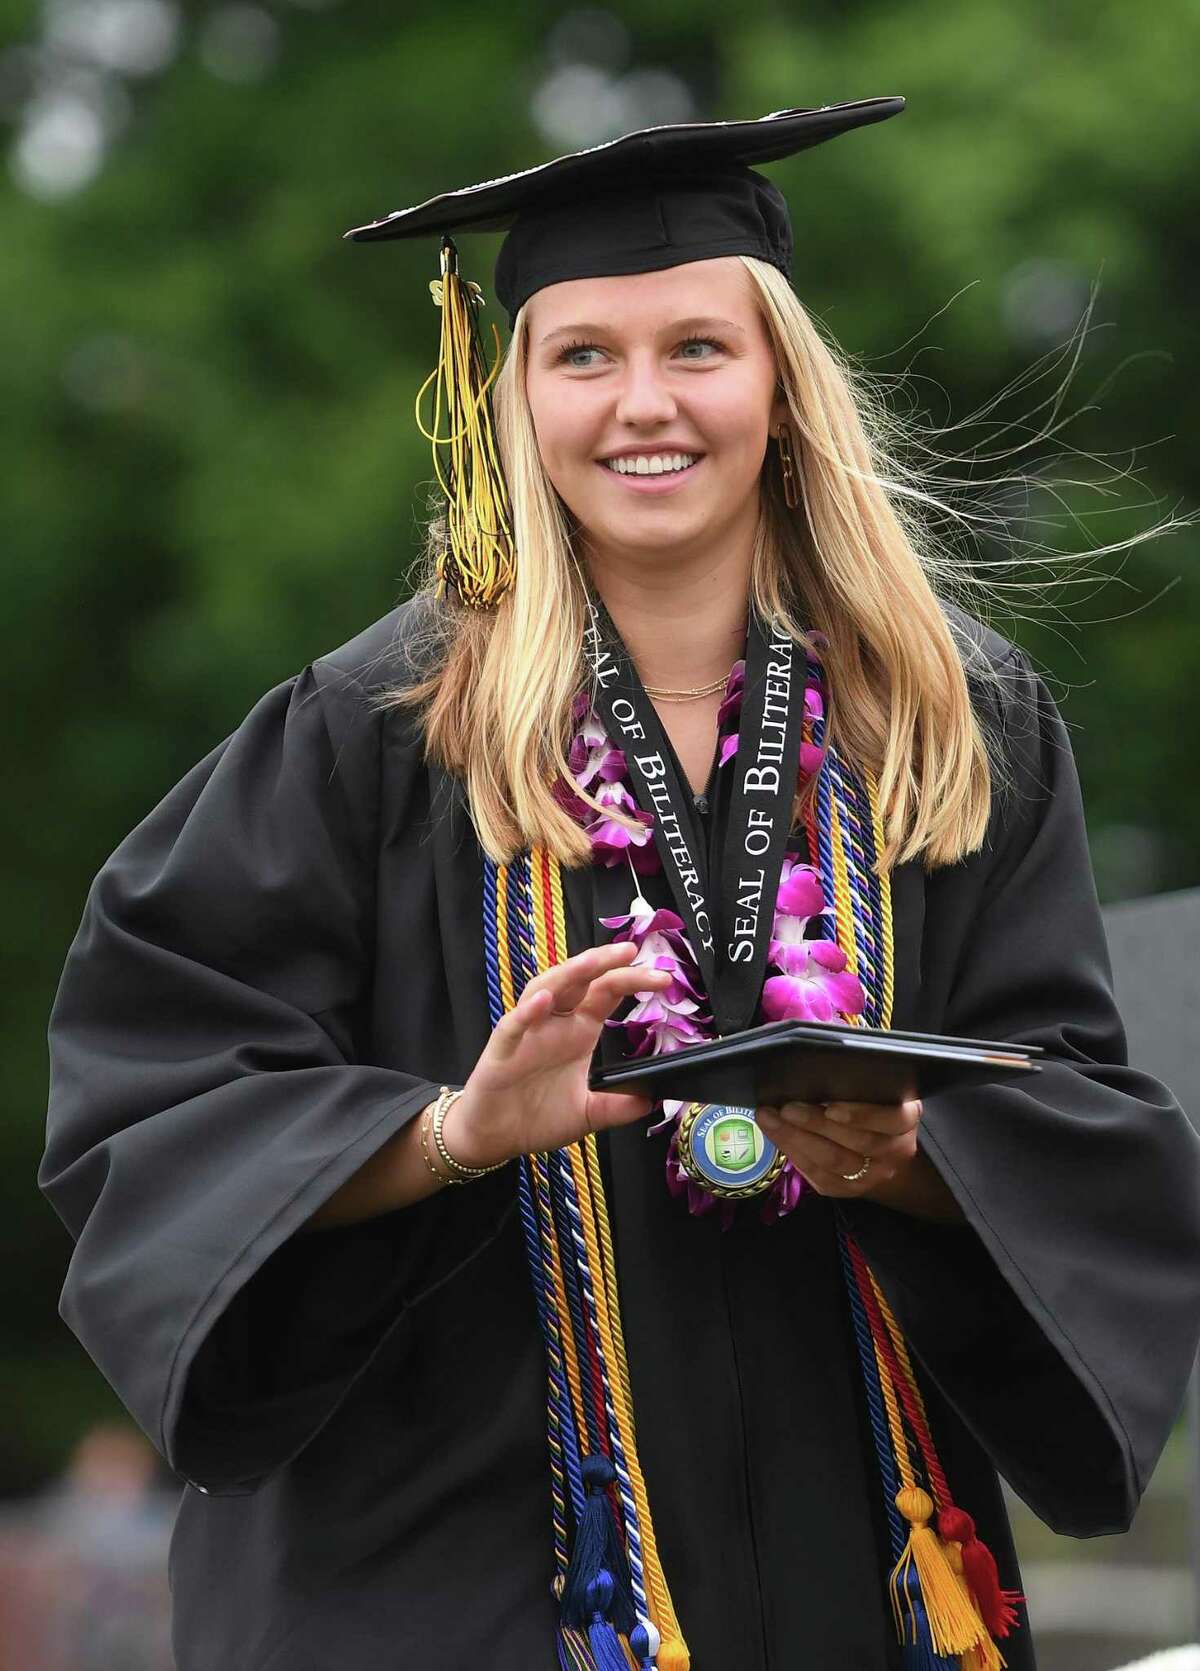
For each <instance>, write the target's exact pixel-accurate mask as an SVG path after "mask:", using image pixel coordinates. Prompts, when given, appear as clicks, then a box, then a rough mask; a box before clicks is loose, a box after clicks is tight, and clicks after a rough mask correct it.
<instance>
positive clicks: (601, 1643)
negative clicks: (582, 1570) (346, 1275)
mask: <svg viewBox="0 0 1200 1671" xmlns="http://www.w3.org/2000/svg"><path fill="white" fill-rule="evenodd" d="M612 1602H613V1581H612V1574H611V1573H610V1572H606V1571H605V1569H604V1568H603V1567H601V1568H600V1571H599V1572H598V1573H597V1574H596V1576H595V1578H593V1579H592V1582H591V1583H590V1584H589V1585H588V1588H587V1605H588V1608H589V1610H590V1612H591V1615H592V1616H591V1620H590V1621H589V1623H588V1646H589V1647H590V1648H591V1650H592V1658H593V1659H594V1660H595V1662H596V1671H629V1661H628V1660H627V1659H626V1657H625V1650H624V1649H623V1648H622V1646H621V1643H620V1639H619V1638H618V1636H617V1633H616V1631H615V1630H614V1629H613V1627H612V1625H611V1624H610V1622H609V1618H608V1611H609V1608H610V1607H611V1606H612Z"/></svg>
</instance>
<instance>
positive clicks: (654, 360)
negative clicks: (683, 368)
mask: <svg viewBox="0 0 1200 1671" xmlns="http://www.w3.org/2000/svg"><path fill="white" fill-rule="evenodd" d="M675 412H676V406H675V397H674V395H673V394H672V393H671V390H670V388H669V387H668V385H667V382H666V379H665V377H664V375H663V371H662V367H661V365H660V364H659V362H658V356H657V355H656V354H654V353H653V352H651V353H648V354H631V355H630V356H629V358H628V360H627V361H626V362H625V370H624V372H623V374H622V377H621V385H620V391H619V393H618V397H617V410H616V418H617V422H618V423H621V424H629V425H632V426H640V427H643V428H645V427H647V426H649V425H651V424H661V423H670V421H671V420H672V419H673V418H674V416H675Z"/></svg>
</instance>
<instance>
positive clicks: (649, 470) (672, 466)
mask: <svg viewBox="0 0 1200 1671" xmlns="http://www.w3.org/2000/svg"><path fill="white" fill-rule="evenodd" d="M604 462H605V463H606V464H607V466H608V468H609V469H610V470H615V471H616V472H617V474H618V475H619V476H663V475H669V474H670V472H671V471H672V470H686V469H687V467H688V465H689V464H694V463H695V462H696V454H695V453H655V454H654V455H653V457H649V458H648V457H645V456H643V457H641V458H609V459H605V461H604Z"/></svg>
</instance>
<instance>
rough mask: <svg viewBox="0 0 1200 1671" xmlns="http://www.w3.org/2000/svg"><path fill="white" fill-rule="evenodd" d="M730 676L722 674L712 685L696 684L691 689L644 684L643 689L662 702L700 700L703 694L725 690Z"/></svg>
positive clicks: (708, 694) (711, 694)
mask: <svg viewBox="0 0 1200 1671" xmlns="http://www.w3.org/2000/svg"><path fill="white" fill-rule="evenodd" d="M728 677H729V675H728V674H722V675H721V677H720V678H719V679H714V680H713V681H712V683H711V684H710V685H696V686H695V687H694V688H693V689H691V690H666V689H664V688H662V687H660V686H655V685H643V686H642V689H643V690H644V691H645V693H646V695H647V696H656V697H658V699H659V700H660V701H661V702H699V700H700V698H701V697H702V696H715V695H716V693H717V692H718V691H719V690H724V689H725V685H726V683H727V681H728Z"/></svg>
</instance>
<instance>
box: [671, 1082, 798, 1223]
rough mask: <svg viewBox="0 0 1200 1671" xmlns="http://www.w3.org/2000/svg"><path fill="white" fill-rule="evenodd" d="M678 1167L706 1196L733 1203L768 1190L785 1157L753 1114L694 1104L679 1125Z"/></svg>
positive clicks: (748, 1110)
mask: <svg viewBox="0 0 1200 1671" xmlns="http://www.w3.org/2000/svg"><path fill="white" fill-rule="evenodd" d="M679 1164H680V1165H681V1166H682V1167H683V1170H684V1171H685V1172H686V1173H687V1175H688V1177H689V1178H691V1179H692V1180H693V1182H695V1183H697V1184H700V1185H701V1186H702V1187H703V1188H704V1189H707V1190H708V1191H710V1193H711V1194H713V1195H718V1196H721V1197H722V1198H723V1199H725V1200H733V1201H737V1200H741V1199H743V1198H745V1197H746V1196H750V1195H761V1194H762V1193H763V1192H764V1190H768V1189H770V1187H771V1185H772V1184H773V1183H774V1182H775V1180H776V1178H777V1177H778V1176H779V1174H780V1173H781V1172H782V1171H783V1166H784V1156H783V1153H782V1151H781V1150H779V1149H778V1148H776V1146H775V1144H774V1143H772V1142H771V1139H770V1138H769V1137H767V1136H766V1134H765V1133H764V1132H763V1131H762V1130H761V1128H760V1127H759V1124H758V1122H757V1120H755V1118H754V1110H753V1109H752V1108H739V1107H737V1106H735V1105H734V1104H732V1103H725V1102H693V1103H689V1104H688V1106H687V1107H686V1108H685V1109H684V1111H683V1114H682V1116H681V1117H680V1121H679Z"/></svg>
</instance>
